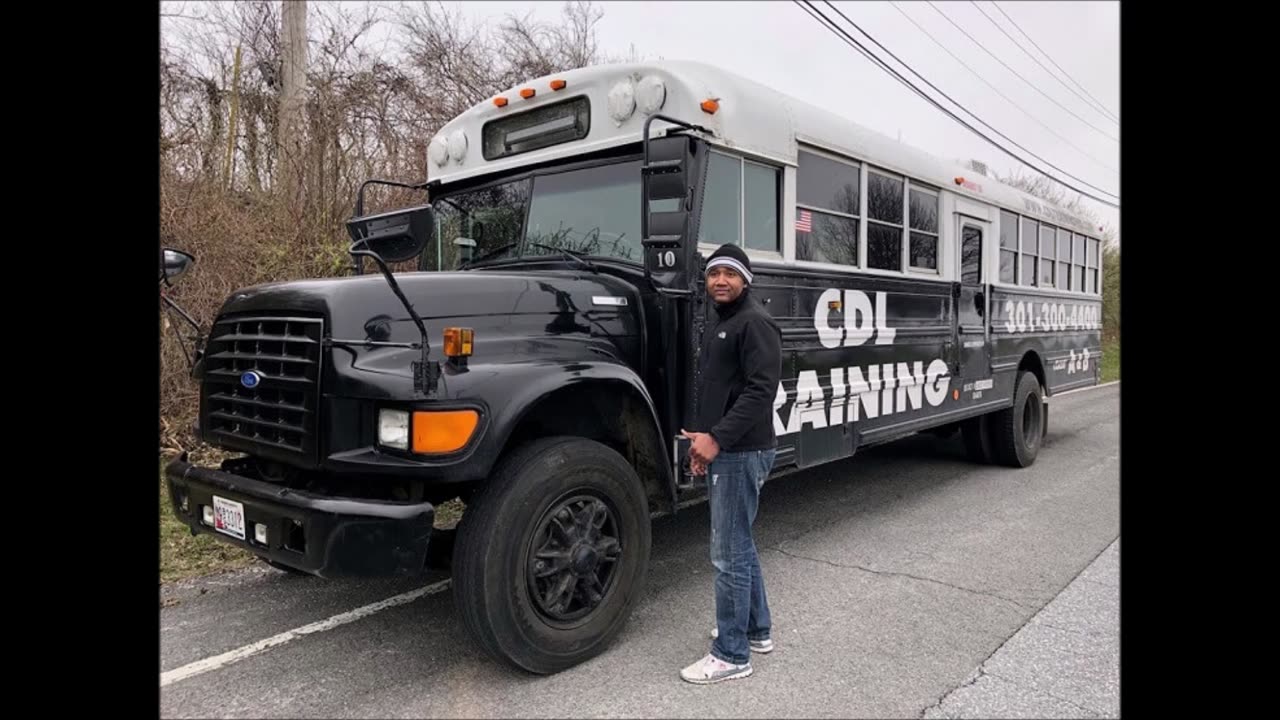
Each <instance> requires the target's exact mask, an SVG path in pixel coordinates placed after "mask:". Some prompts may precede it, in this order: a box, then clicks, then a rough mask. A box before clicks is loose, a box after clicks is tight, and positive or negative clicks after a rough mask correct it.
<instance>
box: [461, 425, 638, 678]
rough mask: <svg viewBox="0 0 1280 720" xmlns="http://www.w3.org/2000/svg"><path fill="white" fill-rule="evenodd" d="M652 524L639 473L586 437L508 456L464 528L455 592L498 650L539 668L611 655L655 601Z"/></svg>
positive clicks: (474, 630)
mask: <svg viewBox="0 0 1280 720" xmlns="http://www.w3.org/2000/svg"><path fill="white" fill-rule="evenodd" d="M650 544H651V528H650V526H649V512H648V503H647V500H646V498H645V494H644V490H643V486H642V484H641V482H640V478H639V477H638V476H637V475H636V472H635V469H634V468H632V467H631V465H630V464H629V463H628V462H627V461H626V460H625V459H624V458H623V457H622V456H621V455H619V454H618V453H617V452H616V451H614V450H613V449H611V448H609V447H606V446H605V445H602V444H600V443H598V442H595V441H592V440H585V439H581V438H568V437H557V438H542V439H538V440H534V441H531V442H530V443H528V444H526V445H523V446H521V447H519V448H518V449H516V450H515V451H514V452H512V453H511V454H510V455H508V456H507V457H506V458H505V459H503V460H502V461H500V462H499V465H498V467H497V468H495V472H494V473H493V475H492V476H491V477H490V479H489V481H488V483H487V484H486V485H485V486H484V487H483V488H481V489H480V490H479V491H478V492H477V493H476V495H475V497H473V498H472V502H471V504H470V505H469V506H468V507H467V512H466V513H465V514H464V515H463V517H462V520H461V522H459V524H458V536H457V544H456V545H455V547H454V556H453V594H454V599H455V601H456V604H457V607H458V611H459V612H460V614H461V615H462V621H463V626H464V627H466V629H467V632H468V634H469V635H470V637H471V638H472V639H473V640H474V641H475V642H476V644H477V645H479V646H480V647H481V648H482V649H483V650H484V651H485V652H486V653H487V654H488V655H489V656H490V657H492V658H494V659H495V660H498V661H499V662H503V663H506V664H509V665H512V666H514V667H517V668H520V669H523V670H525V671H528V672H531V673H535V674H552V673H556V672H560V671H562V670H565V669H567V668H570V667H573V666H574V665H577V664H579V663H581V662H583V661H585V660H588V659H590V658H592V657H594V656H595V655H597V654H599V653H600V652H602V651H603V650H605V649H606V648H607V647H608V646H609V644H610V642H611V641H612V640H613V639H614V638H615V637H616V636H617V635H618V633H619V632H621V630H622V628H623V626H624V625H625V623H626V621H627V618H628V617H629V616H630V614H631V611H632V610H633V608H634V607H635V605H636V604H637V602H638V601H639V600H640V598H641V597H642V596H643V592H644V584H645V579H646V574H647V570H648V564H649V550H650Z"/></svg>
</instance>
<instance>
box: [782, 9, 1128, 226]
mask: <svg viewBox="0 0 1280 720" xmlns="http://www.w3.org/2000/svg"><path fill="white" fill-rule="evenodd" d="M824 2H826V4H827V6H828V7H830V8H831V9H832V10H834V11H835V12H836V13H837V14H838V15H839V16H840V17H842V18H844V20H845V22H848V23H849V24H850V25H852V26H853V27H854V28H855V29H857V31H858V32H860V33H862V34H863V35H865V36H866V37H867V39H869V40H870V41H871V42H873V43H875V44H876V46H877V47H879V48H880V49H881V50H883V51H884V52H886V53H887V54H888V55H889V57H891V58H893V59H894V60H896V61H898V63H899V64H901V65H902V66H903V67H905V68H906V69H907V70H909V71H911V73H912V74H913V75H915V76H916V77H918V78H920V80H922V81H924V83H925V84H926V85H928V86H929V87H931V88H933V90H934V91H935V92H937V93H938V94H939V95H941V96H942V97H944V98H946V99H947V100H948V101H950V102H951V104H953V105H955V106H956V107H958V108H960V109H961V110H962V111H964V113H965V114H967V115H969V116H970V117H972V118H973V119H974V120H977V121H978V122H979V123H980V124H982V125H984V126H986V128H987V129H989V130H991V131H992V132H994V133H995V134H997V135H999V136H1000V137H1002V138H1004V139H1005V140H1007V141H1008V142H1010V143H1012V144H1013V145H1014V147H1017V148H1018V149H1019V150H1022V151H1023V152H1025V153H1027V154H1029V155H1031V157H1033V158H1035V159H1037V160H1039V161H1040V162H1043V163H1044V164H1046V165H1048V166H1049V167H1051V168H1053V169H1054V170H1057V171H1058V172H1060V173H1062V174H1063V175H1066V176H1067V177H1069V178H1071V179H1073V180H1075V181H1077V182H1080V183H1083V184H1084V185H1087V186H1089V187H1091V188H1093V189H1095V190H1097V191H1099V192H1101V193H1105V194H1107V195H1110V196H1112V197H1116V198H1118V197H1119V195H1117V194H1116V193H1113V192H1111V191H1109V190H1104V189H1102V188H1100V187H1098V186H1097V185H1094V184H1092V183H1090V182H1088V181H1087V180H1084V179H1083V178H1079V177H1076V176H1075V175H1072V174H1071V173H1069V172H1067V171H1066V170H1063V169H1062V168H1060V167H1058V166H1057V165H1054V164H1053V163H1051V162H1049V161H1048V160H1046V159H1044V158H1042V157H1040V156H1039V155H1036V154H1035V153H1033V152H1032V151H1031V150H1029V149H1027V148H1026V147H1024V146H1023V145H1021V144H1020V143H1018V142H1017V141H1016V140H1014V139H1013V138H1011V137H1009V136H1008V135H1005V134H1004V133H1002V132H1000V131H999V130H997V129H996V128H995V127H993V126H992V125H991V124H990V123H988V122H986V121H985V120H983V119H982V118H980V117H978V116H977V115H976V114H974V113H973V112H972V111H970V110H969V109H968V108H966V107H965V106H964V105H962V104H961V103H960V102H958V101H957V100H956V99H955V98H953V97H951V96H950V95H948V94H947V93H946V92H944V91H943V90H942V88H939V87H938V86H937V85H934V84H933V83H932V82H930V81H929V79H928V78H926V77H924V76H923V75H921V74H920V73H919V72H917V71H916V70H915V69H914V68H912V67H911V65H910V64H908V63H907V62H906V61H904V60H903V59H902V58H900V57H898V56H897V55H894V54H893V51H892V50H890V49H889V48H887V47H885V46H884V44H883V43H881V42H880V41H879V40H876V39H875V38H874V37H873V36H872V35H871V34H870V33H868V32H867V31H866V30H863V29H862V28H861V27H860V26H859V25H858V24H857V23H855V22H854V21H853V20H851V19H850V18H849V16H847V15H845V14H844V13H843V12H841V11H840V9H839V8H837V7H836V6H835V5H832V4H831V2H830V0H824ZM806 4H808V0H806ZM815 10H816V9H815ZM819 14H821V13H820V11H819ZM822 18H823V19H824V20H827V21H828V22H831V24H832V25H833V26H835V22H834V21H831V20H830V18H827V17H826V16H825V15H822ZM908 19H910V18H908ZM836 30H837V31H839V32H840V33H841V34H842V35H844V36H845V37H846V38H848V39H849V40H850V41H852V42H853V43H855V44H856V45H857V46H858V47H859V48H860V49H863V50H865V48H862V46H861V43H858V41H857V40H854V39H853V37H852V36H850V35H849V34H848V33H847V32H845V31H844V30H843V29H842V28H839V27H838V26H837V27H836ZM926 34H927V33H926ZM935 42H936V41H935ZM869 52H870V51H867V53H869ZM864 54H866V53H864ZM868 57H874V56H873V55H868ZM874 61H875V62H876V63H877V64H879V65H881V66H882V67H883V68H884V69H885V70H887V71H888V72H890V73H892V74H893V75H894V76H895V77H896V78H897V79H898V80H899V82H902V83H903V84H905V85H906V86H907V87H908V88H910V89H911V90H913V91H915V92H916V93H917V94H918V95H920V97H922V98H924V99H925V100H926V101H928V102H930V103H932V104H933V105H934V106H935V107H937V108H938V109H940V110H942V111H943V112H944V113H946V114H947V115H950V116H951V117H952V118H953V119H955V120H956V121H957V122H959V123H961V124H962V125H964V126H965V127H966V128H968V129H969V130H971V131H972V132H974V133H975V134H977V135H978V136H980V137H982V138H983V139H984V140H986V141H987V142H989V143H991V144H992V145H994V146H995V147H996V148H998V149H1000V150H1002V151H1004V152H1005V153H1006V154H1008V155H1009V156H1010V157H1012V158H1014V159H1016V160H1018V161H1019V162H1022V163H1024V164H1026V165H1028V166H1031V167H1035V166H1034V165H1032V164H1031V163H1028V162H1026V161H1025V160H1023V159H1022V158H1020V157H1018V156H1017V155H1015V154H1013V153H1012V152H1010V151H1009V150H1008V149H1006V148H1005V147H1004V146H1002V145H1000V144H999V143H997V142H995V141H994V140H992V139H991V138H989V137H987V136H986V135H984V134H983V133H981V132H979V131H978V130H977V129H976V128H974V127H973V126H971V125H969V124H968V123H967V122H965V121H964V120H962V119H960V118H959V117H957V116H956V115H955V114H954V113H952V112H951V111H950V110H947V109H946V108H944V107H942V106H941V105H940V104H939V103H937V102H936V101H935V100H934V99H933V98H931V97H929V96H928V95H927V94H925V93H924V92H923V91H922V90H920V89H919V88H917V87H916V86H915V85H914V84H912V83H911V81H910V80H907V79H906V78H905V77H903V76H902V75H901V74H900V73H898V71H896V70H894V69H893V68H892V67H890V66H889V65H888V64H887V63H885V62H884V61H882V60H880V59H879V58H874ZM979 77H981V76H979ZM997 92H999V91H997ZM1032 119H1033V120H1034V119H1035V118H1034V117H1032ZM1046 129H1049V131H1050V132H1053V131H1052V129H1051V128H1046ZM1055 135H1056V133H1055ZM1058 137H1060V138H1061V136H1058ZM1061 139H1063V140H1066V139H1065V138H1061ZM1068 144H1070V142H1068ZM1073 147H1074V146H1073ZM1076 149H1077V150H1079V148H1076ZM1081 152H1083V151H1081ZM1092 159H1093V160H1095V161H1097V159H1096V158H1092ZM1099 164H1101V163H1099ZM1104 167H1105V166H1104ZM1108 169H1110V168H1108ZM1036 170H1037V171H1038V172H1040V173H1042V174H1044V175H1045V176H1047V177H1051V178H1052V177H1053V176H1052V175H1050V174H1049V173H1047V172H1045V171H1043V170H1040V169H1039V168H1036ZM1054 179H1055V180H1057V178H1054ZM1057 181H1058V182H1060V183H1062V184H1063V185H1067V183H1063V182H1062V181H1061V180H1057ZM1067 187H1071V186H1070V185H1067ZM1072 189H1073V190H1076V191H1077V192H1080V193H1081V194H1084V195H1088V193H1084V192H1083V191H1081V190H1079V189H1077V188H1074V187H1073V188H1072ZM1089 197H1093V196H1092V195H1089ZM1095 199H1097V200H1098V201H1099V202H1106V201H1105V200H1102V199H1100V198H1095Z"/></svg>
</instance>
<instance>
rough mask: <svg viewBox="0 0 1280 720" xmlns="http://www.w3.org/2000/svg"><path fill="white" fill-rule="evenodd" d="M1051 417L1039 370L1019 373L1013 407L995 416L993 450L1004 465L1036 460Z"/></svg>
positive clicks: (1025, 464)
mask: <svg viewBox="0 0 1280 720" xmlns="http://www.w3.org/2000/svg"><path fill="white" fill-rule="evenodd" d="M1047 421H1048V417H1047V415H1046V413H1045V406H1044V394H1043V392H1042V391H1041V389H1040V381H1039V380H1038V379H1036V376H1035V373H1032V372H1028V371H1026V370H1024V371H1022V372H1020V373H1018V383H1017V385H1016V386H1015V389H1014V392H1013V407H1011V408H1006V409H1004V410H1001V411H1000V412H998V413H996V414H994V415H992V416H991V426H992V427H991V429H992V431H993V433H992V434H993V437H992V441H993V442H992V450H993V451H994V456H995V460H996V462H997V463H999V464H1001V465H1008V466H1009V467H1017V468H1024V467H1028V466H1030V465H1031V464H1032V463H1034V462H1035V461H1036V455H1037V454H1039V452H1040V444H1041V441H1043V440H1044V436H1045V431H1046V429H1047V427H1046V422H1047Z"/></svg>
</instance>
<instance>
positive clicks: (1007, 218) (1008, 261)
mask: <svg viewBox="0 0 1280 720" xmlns="http://www.w3.org/2000/svg"><path fill="white" fill-rule="evenodd" d="M1000 282H1005V283H1016V282H1018V216H1017V215H1014V214H1013V213H1007V212H1001V213H1000Z"/></svg>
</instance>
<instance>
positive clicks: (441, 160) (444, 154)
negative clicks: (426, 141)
mask: <svg viewBox="0 0 1280 720" xmlns="http://www.w3.org/2000/svg"><path fill="white" fill-rule="evenodd" d="M427 154H428V155H430V156H431V162H433V163H435V164H436V165H439V166H441V167H443V166H444V164H445V163H446V162H448V160H449V146H448V145H446V144H445V142H444V138H442V137H437V138H436V139H434V140H432V141H431V147H430V148H428V150H427Z"/></svg>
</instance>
